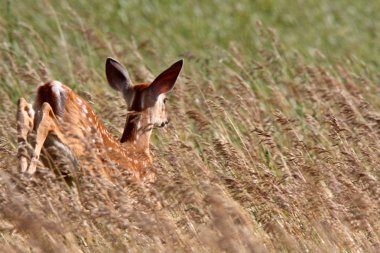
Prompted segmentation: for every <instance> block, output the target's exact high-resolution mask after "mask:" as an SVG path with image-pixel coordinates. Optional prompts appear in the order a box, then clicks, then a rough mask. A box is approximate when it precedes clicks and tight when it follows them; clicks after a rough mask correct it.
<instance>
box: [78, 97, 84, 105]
mask: <svg viewBox="0 0 380 253" xmlns="http://www.w3.org/2000/svg"><path fill="white" fill-rule="evenodd" d="M77 103H78V105H80V106H82V104H83V102H82V99H80V98H79V97H77Z"/></svg>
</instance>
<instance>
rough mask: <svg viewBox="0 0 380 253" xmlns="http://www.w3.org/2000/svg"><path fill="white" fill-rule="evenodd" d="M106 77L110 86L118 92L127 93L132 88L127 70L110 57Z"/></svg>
mask: <svg viewBox="0 0 380 253" xmlns="http://www.w3.org/2000/svg"><path fill="white" fill-rule="evenodd" d="M106 76H107V80H108V83H109V85H110V86H111V87H112V88H114V89H115V90H117V91H121V92H125V91H127V90H128V89H129V88H131V80H130V79H129V75H128V72H127V70H126V69H125V68H124V67H123V65H121V64H120V63H119V62H117V61H116V60H114V59H112V58H110V57H108V58H107V60H106Z"/></svg>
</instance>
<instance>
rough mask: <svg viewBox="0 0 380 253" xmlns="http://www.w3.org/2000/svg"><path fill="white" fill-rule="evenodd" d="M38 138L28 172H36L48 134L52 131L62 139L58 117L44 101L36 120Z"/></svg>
mask: <svg viewBox="0 0 380 253" xmlns="http://www.w3.org/2000/svg"><path fill="white" fill-rule="evenodd" d="M34 128H35V130H36V140H35V142H36V143H35V146H34V152H33V157H32V160H31V162H30V164H29V167H28V169H27V172H28V174H34V173H35V172H36V168H37V164H38V160H39V157H40V154H41V149H42V147H43V145H44V143H45V141H46V138H47V136H48V135H49V134H50V133H52V134H55V135H56V136H57V137H58V138H59V139H62V138H61V137H62V134H61V131H60V130H59V127H58V121H57V118H56V117H55V115H54V112H53V109H52V108H51V106H50V104H48V103H46V102H45V103H43V105H42V107H41V109H40V110H39V111H38V113H37V115H36V120H35V127H34Z"/></svg>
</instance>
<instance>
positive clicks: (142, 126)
mask: <svg viewBox="0 0 380 253" xmlns="http://www.w3.org/2000/svg"><path fill="white" fill-rule="evenodd" d="M151 134H152V126H151V124H150V122H149V119H148V117H147V115H144V114H138V115H130V116H128V118H127V121H126V124H125V128H124V132H123V135H122V137H121V140H120V142H121V143H122V145H123V146H125V147H126V148H128V149H130V150H133V151H134V152H136V153H139V154H141V155H145V156H148V157H149V158H150V157H151V156H150V150H149V143H150V136H151Z"/></svg>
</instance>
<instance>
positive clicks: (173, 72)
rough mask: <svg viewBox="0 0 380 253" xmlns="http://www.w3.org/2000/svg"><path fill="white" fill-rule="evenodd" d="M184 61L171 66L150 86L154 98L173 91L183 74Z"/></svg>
mask: <svg viewBox="0 0 380 253" xmlns="http://www.w3.org/2000/svg"><path fill="white" fill-rule="evenodd" d="M182 65H183V60H182V59H181V60H179V61H177V62H176V63H174V64H173V65H171V66H170V67H169V68H168V69H167V70H165V71H164V72H162V73H161V74H159V75H158V76H157V77H156V79H154V81H153V82H152V84H151V85H150V86H149V89H150V91H151V92H152V93H151V94H153V96H158V95H160V94H162V93H166V92H169V91H171V90H172V89H173V87H174V84H175V82H176V80H177V77H178V75H179V73H180V72H181V69H182Z"/></svg>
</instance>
